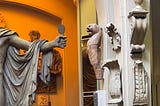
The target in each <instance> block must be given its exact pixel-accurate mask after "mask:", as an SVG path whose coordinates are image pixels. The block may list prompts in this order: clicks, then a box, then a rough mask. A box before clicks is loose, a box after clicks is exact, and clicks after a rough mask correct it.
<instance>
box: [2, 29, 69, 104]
mask: <svg viewBox="0 0 160 106" xmlns="http://www.w3.org/2000/svg"><path fill="white" fill-rule="evenodd" d="M65 46H66V36H64V35H60V36H57V37H56V39H55V40H52V41H50V42H47V41H46V40H36V41H34V42H32V43H31V42H29V41H26V40H23V39H21V38H19V37H18V34H17V33H16V32H14V31H11V30H9V29H6V28H4V27H0V49H1V50H0V106H29V105H31V104H32V102H33V101H34V99H35V98H34V97H35V90H36V79H37V66H38V57H39V53H40V51H42V52H45V53H46V55H47V52H48V51H50V50H52V49H53V48H55V47H58V48H64V47H65ZM19 49H22V50H27V51H26V53H24V54H20V53H19ZM45 65H46V64H45ZM44 70H45V69H44Z"/></svg>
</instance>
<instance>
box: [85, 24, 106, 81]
mask: <svg viewBox="0 0 160 106" xmlns="http://www.w3.org/2000/svg"><path fill="white" fill-rule="evenodd" d="M87 32H88V33H89V35H91V38H90V39H89V40H88V42H87V52H88V56H89V60H90V62H91V64H92V66H93V69H94V72H95V75H96V79H97V80H101V79H103V70H102V68H101V64H100V57H101V56H100V45H101V37H102V28H101V27H100V26H98V25H96V24H89V25H88V27H87Z"/></svg>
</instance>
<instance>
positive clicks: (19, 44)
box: [9, 35, 67, 51]
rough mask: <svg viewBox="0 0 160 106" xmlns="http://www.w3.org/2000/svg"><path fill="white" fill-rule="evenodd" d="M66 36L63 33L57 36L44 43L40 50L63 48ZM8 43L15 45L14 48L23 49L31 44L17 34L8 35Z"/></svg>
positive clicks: (26, 48)
mask: <svg viewBox="0 0 160 106" xmlns="http://www.w3.org/2000/svg"><path fill="white" fill-rule="evenodd" d="M66 38H67V37H66V36H64V35H59V36H57V37H56V38H55V39H54V40H52V41H50V42H46V43H44V44H43V45H42V47H41V51H48V50H51V49H53V48H55V47H58V48H62V49H63V48H64V47H65V46H66V41H67V40H66ZM9 43H10V45H13V46H15V47H16V48H19V49H24V50H28V48H29V46H30V45H31V42H29V41H26V40H23V39H21V38H20V37H18V36H12V37H10V39H9Z"/></svg>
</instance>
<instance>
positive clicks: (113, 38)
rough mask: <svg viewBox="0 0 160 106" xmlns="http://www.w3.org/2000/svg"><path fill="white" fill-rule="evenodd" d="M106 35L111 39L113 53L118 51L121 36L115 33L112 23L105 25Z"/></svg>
mask: <svg viewBox="0 0 160 106" xmlns="http://www.w3.org/2000/svg"><path fill="white" fill-rule="evenodd" d="M106 29H107V31H106V33H107V34H108V35H109V37H110V38H111V43H112V44H113V47H112V49H113V50H114V51H119V50H120V49H121V36H120V34H119V33H118V32H117V31H116V30H117V29H116V28H115V26H114V25H113V24H112V23H109V24H107V26H106Z"/></svg>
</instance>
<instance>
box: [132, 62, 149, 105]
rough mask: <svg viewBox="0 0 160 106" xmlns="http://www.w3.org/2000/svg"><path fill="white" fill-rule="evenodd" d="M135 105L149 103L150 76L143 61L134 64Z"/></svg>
mask: <svg viewBox="0 0 160 106" xmlns="http://www.w3.org/2000/svg"><path fill="white" fill-rule="evenodd" d="M133 71H134V101H133V102H134V103H133V104H134V105H144V104H148V76H147V72H146V71H145V69H144V66H143V62H142V61H140V60H137V61H135V64H134V68H133Z"/></svg>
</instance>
